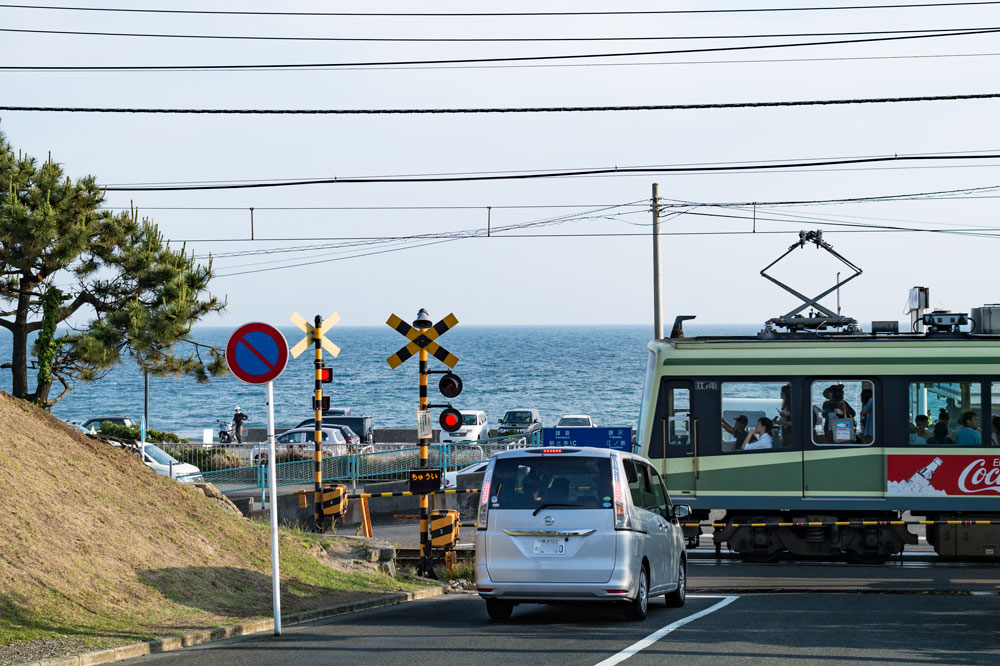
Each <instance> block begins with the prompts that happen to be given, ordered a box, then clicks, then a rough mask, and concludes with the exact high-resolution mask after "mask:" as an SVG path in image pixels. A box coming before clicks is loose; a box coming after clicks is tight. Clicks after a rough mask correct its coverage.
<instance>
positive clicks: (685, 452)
mask: <svg viewBox="0 0 1000 666" xmlns="http://www.w3.org/2000/svg"><path fill="white" fill-rule="evenodd" d="M681 394H685V395H681ZM694 402H695V385H694V383H693V382H691V381H689V380H685V379H678V378H675V377H663V378H661V380H660V388H659V392H658V393H657V396H656V409H655V411H654V413H653V422H652V423H651V424H650V425H651V426H652V431H651V434H650V444H649V448H648V450H647V452H646V457H647V458H648V459H649V460H666V459H670V458H685V457H689V456H691V455H693V452H694V443H693V442H694V421H695V418H694V414H693V410H694ZM684 403H686V407H685V406H684ZM678 433H680V434H678Z"/></svg>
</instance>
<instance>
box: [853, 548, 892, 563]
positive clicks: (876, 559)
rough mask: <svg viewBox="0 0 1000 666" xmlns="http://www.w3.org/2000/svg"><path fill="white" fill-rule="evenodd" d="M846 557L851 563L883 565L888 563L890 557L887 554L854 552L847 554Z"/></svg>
mask: <svg viewBox="0 0 1000 666" xmlns="http://www.w3.org/2000/svg"><path fill="white" fill-rule="evenodd" d="M847 557H848V559H849V560H851V561H852V562H857V563H858V564H884V563H886V562H888V561H889V558H890V557H892V555H889V554H887V553H859V552H858V551H856V550H852V551H850V552H849V553H847Z"/></svg>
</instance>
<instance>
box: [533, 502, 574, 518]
mask: <svg viewBox="0 0 1000 666" xmlns="http://www.w3.org/2000/svg"><path fill="white" fill-rule="evenodd" d="M550 506H580V505H579V504H563V503H562V502H549V503H547V504H542V505H541V506H539V507H538V508H537V509H535V510H534V511H532V512H531V515H533V516H537V515H538V512H539V511H541V510H542V509H547V508H549V507H550Z"/></svg>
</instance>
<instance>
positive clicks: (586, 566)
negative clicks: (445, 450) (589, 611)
mask: <svg viewBox="0 0 1000 666" xmlns="http://www.w3.org/2000/svg"><path fill="white" fill-rule="evenodd" d="M690 511H691V510H690V508H689V507H687V506H684V505H678V506H676V507H674V506H671V504H670V496H669V495H668V494H667V489H666V487H665V486H664V485H663V482H662V480H661V479H660V475H659V474H658V473H657V471H656V469H654V468H653V466H652V465H650V464H649V463H648V462H647V461H646V460H645V459H644V458H642V457H640V456H637V455H633V454H631V453H623V452H620V451H612V450H609V449H594V448H587V447H572V448H569V447H563V448H533V449H519V450H512V451H504V452H502V453H498V454H496V455H495V456H493V458H492V459H491V460H490V464H489V466H488V467H487V468H486V473H485V475H484V477H483V487H482V493H481V495H480V503H479V520H478V524H479V527H478V529H477V532H476V589H477V591H478V592H479V596H481V597H482V598H483V599H484V600H485V601H486V610H487V612H488V613H489V616H490V618H491V619H494V620H503V619H507V618H509V617H510V614H511V611H512V610H513V607H514V606H516V605H517V604H520V603H542V604H547V603H557V602H575V601H605V602H609V601H610V602H616V603H619V604H621V605H622V606H623V607H624V611H625V617H626V618H628V619H630V620H642V619H644V618H645V617H646V612H647V608H648V605H649V598H650V596H654V597H655V596H657V595H661V594H662V595H665V596H666V603H667V605H668V606H683V605H684V598H685V595H686V593H687V557H686V554H685V551H684V544H685V541H684V534H683V531H682V529H681V527H680V525H679V524H678V520H679V519H681V518H684V517H686V516H687V515H688V514H690Z"/></svg>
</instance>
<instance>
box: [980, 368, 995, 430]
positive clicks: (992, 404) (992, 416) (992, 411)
mask: <svg viewBox="0 0 1000 666" xmlns="http://www.w3.org/2000/svg"><path fill="white" fill-rule="evenodd" d="M986 383H987V384H989V386H990V393H989V396H990V401H989V402H988V403H987V405H988V406H989V408H990V443H989V444H988V446H1000V432H998V430H1000V380H994V379H990V380H987V381H986ZM980 420H982V419H980ZM994 424H996V426H997V427H996V428H994V427H993V426H994ZM985 434H986V428H985V425H984V427H983V435H984V437H985ZM984 441H985V440H984Z"/></svg>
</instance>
